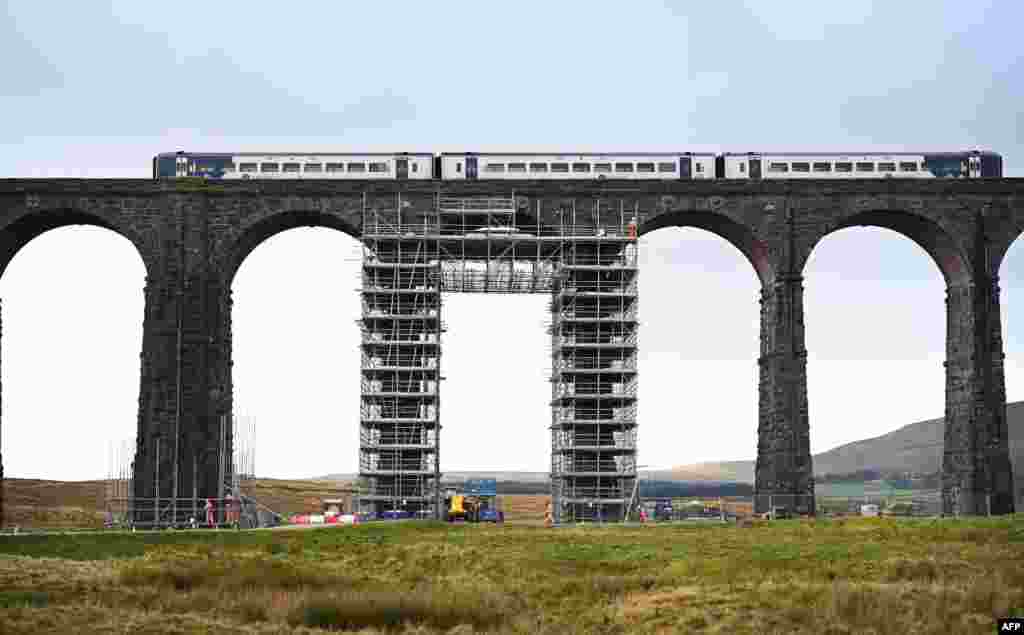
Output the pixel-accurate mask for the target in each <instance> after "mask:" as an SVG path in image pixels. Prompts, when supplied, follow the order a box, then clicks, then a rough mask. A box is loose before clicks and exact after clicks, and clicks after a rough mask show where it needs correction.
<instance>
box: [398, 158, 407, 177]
mask: <svg viewBox="0 0 1024 635" xmlns="http://www.w3.org/2000/svg"><path fill="white" fill-rule="evenodd" d="M395 177H396V178H397V179H398V180H399V181H404V180H406V179H407V178H409V159H395Z"/></svg>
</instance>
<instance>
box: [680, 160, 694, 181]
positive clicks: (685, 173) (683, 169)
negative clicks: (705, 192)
mask: <svg viewBox="0 0 1024 635" xmlns="http://www.w3.org/2000/svg"><path fill="white" fill-rule="evenodd" d="M679 178H680V179H681V180H683V181H689V180H690V179H692V178H693V159H691V158H690V157H679Z"/></svg>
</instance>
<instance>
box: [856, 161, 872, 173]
mask: <svg viewBox="0 0 1024 635" xmlns="http://www.w3.org/2000/svg"><path fill="white" fill-rule="evenodd" d="M857 171H858V172H874V171H875V164H874V163H867V162H861V163H857Z"/></svg>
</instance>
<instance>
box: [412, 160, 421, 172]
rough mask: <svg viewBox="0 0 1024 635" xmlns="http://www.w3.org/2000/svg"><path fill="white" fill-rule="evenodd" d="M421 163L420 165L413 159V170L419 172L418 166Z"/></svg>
mask: <svg viewBox="0 0 1024 635" xmlns="http://www.w3.org/2000/svg"><path fill="white" fill-rule="evenodd" d="M419 165H420V164H419V163H416V162H415V161H413V162H412V171H413V172H418V170H417V169H416V168H418V167H419Z"/></svg>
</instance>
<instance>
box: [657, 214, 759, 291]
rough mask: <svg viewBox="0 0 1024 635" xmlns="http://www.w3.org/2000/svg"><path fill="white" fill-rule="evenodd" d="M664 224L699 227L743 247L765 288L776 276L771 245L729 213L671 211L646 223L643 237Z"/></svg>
mask: <svg viewBox="0 0 1024 635" xmlns="http://www.w3.org/2000/svg"><path fill="white" fill-rule="evenodd" d="M664 227H696V228H697V229H703V230H705V231H709V232H711V233H712V234H715V235H716V236H719V237H721V238H724V239H725V240H726V241H728V242H729V243H730V244H731V245H733V246H734V247H736V248H737V249H739V250H740V253H742V254H743V256H744V257H745V258H746V259H747V261H748V262H749V263H750V264H751V266H753V267H754V272H755V273H756V274H757V277H758V279H759V280H760V281H761V286H762V287H764V286H767V285H768V284H770V283H771V282H772V281H773V280H774V279H775V267H774V265H773V264H772V261H771V257H770V255H769V250H768V245H767V244H766V243H765V242H764V241H762V240H761V239H760V238H758V237H757V236H756V235H755V234H754V232H753V231H751V230H750V228H749V227H747V226H746V225H744V224H742V223H740V222H738V221H736V220H733V219H732V218H730V217H729V216H726V215H724V214H718V213H714V212H706V211H679V212H669V213H665V214H660V215H658V216H655V217H654V218H652V219H650V220H648V221H647V222H645V223H643V224H642V225H641V226H640V228H639V234H640V235H641V236H642V235H644V234H646V233H649V232H652V231H655V230H658V229H662V228H664Z"/></svg>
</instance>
